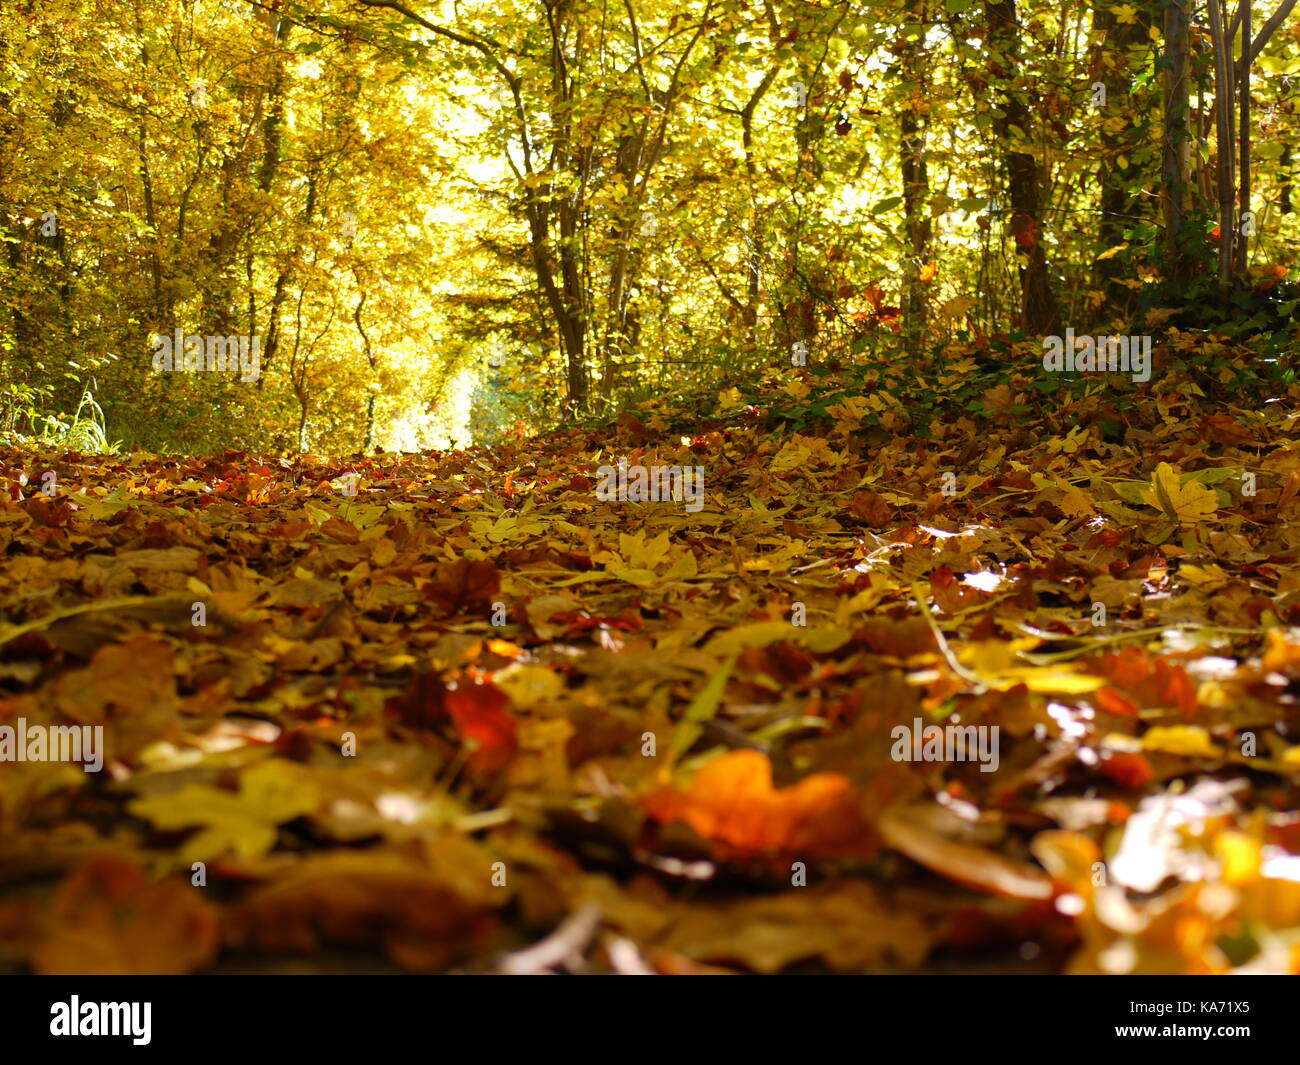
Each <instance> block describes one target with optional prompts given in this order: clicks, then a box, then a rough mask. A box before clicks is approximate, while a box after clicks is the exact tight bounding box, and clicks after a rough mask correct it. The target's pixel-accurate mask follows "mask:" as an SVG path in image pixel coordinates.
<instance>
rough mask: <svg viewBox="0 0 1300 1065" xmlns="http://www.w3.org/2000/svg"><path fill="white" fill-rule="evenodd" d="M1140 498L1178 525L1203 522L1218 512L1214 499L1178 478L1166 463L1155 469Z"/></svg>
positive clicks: (1208, 492) (1212, 495) (1194, 485)
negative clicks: (1148, 484)
mask: <svg viewBox="0 0 1300 1065" xmlns="http://www.w3.org/2000/svg"><path fill="white" fill-rule="evenodd" d="M1141 499H1142V502H1143V503H1146V504H1148V505H1149V506H1153V507H1156V508H1158V509H1159V510H1161V511H1163V512H1164V514H1165V516H1166V517H1167V518H1169V520H1170V521H1176V522H1179V523H1183V522H1197V521H1205V520H1206V519H1207V518H1212V517H1213V516H1214V514H1215V513H1216V512H1217V511H1218V509H1219V501H1218V498H1217V497H1216V496H1215V494H1214V493H1213V492H1212V491H1211V490H1210V489H1208V488H1206V487H1205V486H1204V485H1202V484H1198V483H1197V482H1196V481H1190V480H1188V479H1187V478H1186V477H1180V475H1179V473H1178V471H1177V470H1175V469H1174V468H1173V467H1172V466H1170V465H1169V463H1167V462H1162V463H1160V465H1159V466H1157V467H1156V469H1155V472H1154V473H1153V474H1152V475H1151V484H1150V487H1148V488H1146V489H1144V490H1143V491H1142V493H1141Z"/></svg>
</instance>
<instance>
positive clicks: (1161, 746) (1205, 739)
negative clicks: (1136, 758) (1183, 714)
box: [1142, 725, 1219, 758]
mask: <svg viewBox="0 0 1300 1065" xmlns="http://www.w3.org/2000/svg"><path fill="white" fill-rule="evenodd" d="M1142 747H1143V749H1144V750H1148V751H1164V752H1165V753H1166V754H1185V755H1188V756H1190V757H1194V758H1217V757H1218V756H1219V750H1218V748H1217V747H1215V746H1214V744H1213V743H1211V742H1210V734H1209V733H1208V732H1206V731H1205V729H1203V728H1201V727H1200V726H1199V725H1157V726H1156V727H1155V728H1152V729H1148V730H1147V734H1146V735H1145V736H1143V737H1142Z"/></svg>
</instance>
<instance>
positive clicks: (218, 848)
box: [128, 759, 319, 862]
mask: <svg viewBox="0 0 1300 1065" xmlns="http://www.w3.org/2000/svg"><path fill="white" fill-rule="evenodd" d="M318 800H319V793H318V792H317V789H316V787H315V785H314V784H313V783H312V781H311V780H310V779H309V778H308V777H307V775H306V772H305V770H303V769H302V768H301V767H300V766H297V765H294V764H293V763H291V762H286V761H284V760H283V759H272V760H270V761H266V762H261V763H259V764H257V765H255V766H253V767H252V768H250V769H247V770H245V771H244V773H243V775H242V776H241V777H240V781H239V793H238V794H236V793H234V792H230V791H225V790H223V789H219V788H212V787H208V786H206V785H202V784H187V785H186V786H185V787H183V788H180V789H179V790H178V791H173V792H159V793H157V794H154V795H146V796H145V797H143V798H140V799H136V800H134V801H133V802H131V803H130V804H129V807H128V808H129V809H130V811H131V812H132V813H133V814H135V815H136V816H137V817H142V818H144V819H145V820H147V821H149V822H151V823H152V824H153V825H155V826H156V827H158V828H163V829H176V828H189V827H191V826H195V825H201V826H203V830H202V831H201V832H199V833H198V834H197V835H195V836H193V837H192V838H191V839H189V840H188V841H187V842H186V844H185V846H183V847H182V848H181V851H180V855H181V858H182V859H183V860H184V861H186V862H195V861H211V860H212V859H215V858H220V857H221V856H222V855H224V854H228V853H234V854H237V855H239V856H240V857H242V858H250V859H251V858H259V857H261V856H262V855H263V854H265V853H266V852H267V851H269V850H270V849H271V848H272V847H274V846H275V839H276V826H277V825H281V824H283V823H284V822H286V821H292V820H293V819H294V818H295V817H301V816H302V815H303V814H306V813H310V812H311V811H312V810H314V809H315V808H316V804H317V802H318Z"/></svg>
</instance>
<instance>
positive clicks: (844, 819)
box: [641, 750, 875, 857]
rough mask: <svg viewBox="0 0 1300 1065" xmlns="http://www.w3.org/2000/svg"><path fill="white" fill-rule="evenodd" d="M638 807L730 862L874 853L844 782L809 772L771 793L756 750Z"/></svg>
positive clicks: (766, 766)
mask: <svg viewBox="0 0 1300 1065" xmlns="http://www.w3.org/2000/svg"><path fill="white" fill-rule="evenodd" d="M641 805H642V806H643V807H644V809H645V810H646V812H647V813H649V814H650V816H651V817H653V818H654V819H655V820H656V821H658V822H660V823H661V824H667V823H668V822H671V821H684V822H686V824H688V825H689V826H690V827H691V828H692V829H694V830H695V832H696V833H697V834H698V835H700V836H703V837H704V838H705V839H709V840H712V841H713V842H715V843H718V844H721V845H722V848H723V850H724V851H728V852H731V853H732V854H734V855H737V856H739V855H743V854H749V855H753V854H762V853H767V854H800V855H807V856H809V857H828V856H832V855H837V856H843V855H847V854H861V853H871V852H872V851H874V849H875V848H874V845H873V841H872V840H870V839H868V838H867V837H868V833H867V826H866V825H865V823H864V822H863V820H862V817H861V814H860V813H859V811H858V800H857V796H856V794H855V793H854V791H853V786H852V784H851V783H850V782H849V780H848V778H847V777H845V776H842V775H841V774H839V773H816V774H814V775H813V776H810V777H805V778H804V779H803V780H801V781H799V783H797V784H794V785H792V786H791V787H788V788H780V789H778V788H774V787H773V786H772V763H771V762H770V761H768V758H767V755H765V754H762V753H760V752H758V751H749V750H741V751H731V752H729V753H727V754H724V755H723V756H722V757H721V758H719V759H717V760H716V761H713V762H710V763H709V764H708V765H707V766H705V768H703V769H701V770H700V772H699V773H698V774H696V777H695V779H694V781H693V782H692V784H691V788H690V790H689V791H686V792H682V791H679V790H677V789H676V788H663V789H661V790H660V791H658V792H656V793H655V794H653V795H651V796H649V797H648V798H646V799H643V800H642V803H641Z"/></svg>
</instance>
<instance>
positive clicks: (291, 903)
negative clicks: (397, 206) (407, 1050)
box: [0, 387, 1300, 973]
mask: <svg viewBox="0 0 1300 1065" xmlns="http://www.w3.org/2000/svg"><path fill="white" fill-rule="evenodd" d="M787 393H788V394H777V395H775V396H774V397H772V403H771V405H770V407H769V408H767V409H763V408H761V407H760V406H754V405H747V404H746V403H744V402H737V399H738V397H737V395H736V394H732V395H731V396H729V397H727V396H724V397H723V398H724V399H725V400H727V404H724V406H726V405H728V404H729V405H730V407H731V409H730V410H729V411H727V412H726V413H724V414H721V415H718V416H716V417H713V418H700V417H697V416H693V415H689V414H687V413H686V412H684V411H674V410H668V409H663V408H662V407H660V408H658V409H656V408H655V407H654V405H647V408H646V409H645V410H643V411H640V412H632V413H628V414H625V415H623V416H622V417H620V418H619V420H618V421H617V423H615V424H613V425H611V426H608V427H605V428H601V429H595V428H586V429H571V430H565V431H560V432H556V433H552V434H549V435H546V436H543V437H538V438H533V439H521V440H512V441H510V442H508V443H507V444H504V445H502V446H499V447H494V448H480V449H471V450H466V451H459V452H452V453H442V454H422V455H382V456H376V457H366V458H355V459H353V460H351V461H337V462H331V461H326V460H322V459H314V458H312V457H310V456H304V457H301V458H293V459H284V460H281V459H265V458H263V459H259V458H257V457H253V456H247V455H242V454H235V453H230V454H226V455H224V456H217V457H211V458H193V459H178V458H175V457H164V456H152V455H146V454H141V453H130V454H122V455H111V456H87V455H76V454H68V453H57V454H56V453H50V454H33V453H31V452H18V451H13V450H10V451H7V452H0V485H3V486H4V487H5V489H6V490H5V492H4V495H3V498H0V545H2V546H3V551H0V604H2V610H3V626H2V627H0V726H4V728H7V729H9V730H10V731H9V732H5V731H4V729H0V758H3V759H4V760H0V968H9V969H16V970H34V971H37V972H44V973H65V972H104V973H119V972H191V971H212V970H216V971H226V972H235V971H250V970H254V969H255V970H257V971H267V970H268V969H274V970H275V971H300V970H312V969H316V970H318V971H319V970H320V969H327V970H332V971H338V970H340V969H347V968H349V967H350V968H354V969H355V968H359V967H364V968H366V969H367V971H375V970H380V971H382V970H384V969H391V968H400V969H403V970H409V971H429V970H435V971H439V970H455V971H480V972H481V971H507V972H537V971H564V970H569V971H617V972H629V973H630V972H643V971H654V972H664V973H670V972H698V971H716V970H723V971H740V972H746V971H747V972H760V973H771V972H777V971H814V972H816V971H864V970H869V971H891V972H898V971H903V972H916V971H952V970H954V969H955V970H958V971H1006V970H1015V971H1034V972H1061V971H1076V972H1108V973H1125V972H1189V973H1197V972H1220V971H1229V970H1235V971H1270V972H1273V971H1282V972H1286V971H1295V970H1297V969H1300V940H1298V939H1297V934H1296V932H1295V931H1294V928H1295V926H1297V925H1300V813H1297V812H1296V810H1297V798H1298V797H1300V795H1298V793H1297V787H1296V785H1297V782H1298V781H1300V745H1297V744H1296V743H1295V741H1296V739H1297V737H1298V736H1300V733H1298V732H1297V729H1300V702H1298V701H1297V696H1298V695H1300V636H1297V635H1296V634H1295V632H1293V631H1292V630H1291V629H1290V628H1289V627H1288V626H1289V625H1290V624H1292V623H1296V622H1300V614H1298V613H1297V607H1298V606H1300V566H1298V565H1297V557H1298V543H1300V525H1298V524H1297V512H1298V508H1300V496H1298V489H1300V452H1298V451H1297V450H1296V448H1295V446H1294V445H1293V443H1292V438H1293V436H1294V429H1295V424H1296V421H1297V418H1298V417H1300V415H1298V414H1296V413H1294V412H1293V410H1292V407H1293V406H1295V404H1293V403H1290V402H1276V403H1272V404H1268V405H1264V406H1262V407H1261V408H1260V409H1258V410H1234V409H1231V408H1227V407H1216V408H1214V410H1215V412H1214V413H1206V409H1208V408H1206V409H1203V408H1202V407H1199V406H1197V405H1196V403H1197V400H1195V398H1192V399H1184V398H1180V394H1179V392H1178V390H1177V389H1169V390H1166V391H1164V392H1161V393H1158V394H1157V393H1154V392H1153V393H1151V394H1150V395H1149V396H1148V397H1146V399H1144V401H1143V403H1142V404H1141V405H1140V407H1139V410H1140V414H1141V422H1140V424H1139V422H1138V421H1137V417H1138V415H1137V414H1130V415H1128V416H1125V417H1123V418H1121V419H1120V420H1121V421H1123V422H1127V425H1126V426H1125V427H1124V429H1123V431H1121V432H1120V433H1118V434H1117V433H1114V432H1112V431H1110V430H1108V429H1107V428H1106V426H1105V425H1104V424H1103V420H1102V419H1099V418H1097V417H1094V416H1093V415H1094V414H1095V410H1093V409H1091V408H1088V407H1087V406H1084V407H1079V408H1075V409H1072V410H1068V411H1062V412H1059V413H1057V414H1043V415H1039V416H1034V417H1033V418H1031V419H1030V420H1028V421H1026V419H1025V418H1024V417H1022V416H1019V415H1016V414H1015V413H1014V412H1013V409H1012V408H1013V407H1014V406H1015V397H1013V396H1012V395H1011V391H1010V390H1008V391H1007V392H1005V393H1001V392H997V391H996V390H995V391H994V392H993V394H992V395H991V396H989V397H986V398H988V400H989V402H988V404H987V405H986V408H985V414H984V415H981V416H980V417H979V418H978V419H974V418H973V417H968V416H961V417H954V418H949V419H948V420H947V421H938V422H936V423H935V424H933V425H932V426H931V428H930V435H929V437H928V438H927V439H922V438H919V437H917V436H915V435H913V434H912V432H911V431H910V430H909V427H908V426H907V424H906V423H905V422H904V421H901V420H900V419H899V418H898V416H897V415H886V416H885V417H884V418H883V419H874V420H876V421H877V424H876V425H874V426H870V425H869V423H870V421H872V420H873V419H871V418H868V417H867V415H868V414H869V413H870V411H869V404H866V403H865V401H864V402H862V403H857V402H854V401H852V400H849V401H842V402H839V403H837V404H835V405H834V406H832V407H831V408H830V410H829V411H827V412H826V417H825V418H823V419H821V420H820V421H816V422H813V423H809V424H802V423H803V420H802V419H801V420H800V421H801V424H802V428H800V429H798V430H797V431H795V430H793V429H792V428H791V426H790V424H788V420H786V419H784V418H783V416H782V415H781V404H782V403H786V402H788V403H802V402H805V401H806V399H807V395H806V393H807V389H806V387H804V388H802V389H801V388H800V387H795V388H793V389H788V390H787ZM1184 394H1185V393H1184ZM1097 409H1100V407H1098V408H1097ZM864 425H866V426H868V427H866V428H864ZM882 426H883V427H882ZM1112 438H1113V439H1112ZM619 459H625V460H626V462H627V464H628V470H629V475H631V474H633V473H634V472H635V470H636V468H637V467H654V466H661V467H662V466H682V467H699V468H700V470H701V474H702V477H703V494H702V498H700V499H698V500H694V499H693V497H690V496H689V495H688V496H687V497H686V498H685V499H683V500H679V501H673V500H668V501H661V502H636V501H634V500H635V495H634V494H633V496H632V498H631V499H628V500H623V499H608V498H602V496H604V495H607V494H608V493H604V492H601V491H600V489H601V488H602V487H604V486H605V483H604V482H605V480H606V477H605V476H604V474H603V473H602V471H601V470H600V467H602V466H611V465H614V466H616V465H617V463H618V460H619ZM49 472H52V473H53V475H54V476H53V477H50V476H49V475H48V473H49ZM607 472H608V471H605V473H607ZM697 504H698V506H697ZM52 726H81V727H84V728H83V729H82V730H81V731H78V732H77V733H75V736H76V738H77V739H78V740H82V741H85V742H86V743H87V747H86V748H85V749H83V750H82V751H81V757H82V760H83V761H93V760H94V758H93V757H92V755H94V757H100V758H102V760H103V765H102V770H101V771H99V772H87V771H86V769H87V768H90V767H88V766H82V765H78V764H75V762H52V761H40V760H17V759H18V757H19V753H18V752H20V751H21V752H22V754H23V756H24V758H26V757H29V756H30V757H33V758H39V757H42V755H41V751H43V750H45V751H46V754H45V756H47V757H48V756H49V755H50V754H53V753H54V752H53V751H52V750H46V748H45V744H46V740H47V739H48V740H49V742H50V744H55V743H57V742H60V737H61V741H62V742H63V743H64V744H65V745H66V744H67V743H68V742H69V740H70V737H71V736H72V735H74V734H73V733H71V732H65V733H62V734H59V733H54V732H51V731H49V729H50V727H52ZM972 726H973V728H971V727H972ZM101 727H102V733H97V732H95V730H96V729H100V728H101ZM959 729H960V731H959ZM96 736H99V737H100V738H101V742H100V743H98V744H96V743H95V741H94V739H93V737H96ZM6 738H7V742H8V747H6V746H5V743H6ZM38 741H39V746H37V747H33V746H32V745H33V744H36V743H38ZM959 741H960V742H959ZM24 745H25V746H24ZM6 751H8V754H7V755H6ZM64 753H65V754H66V753H67V751H65V752H64Z"/></svg>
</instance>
